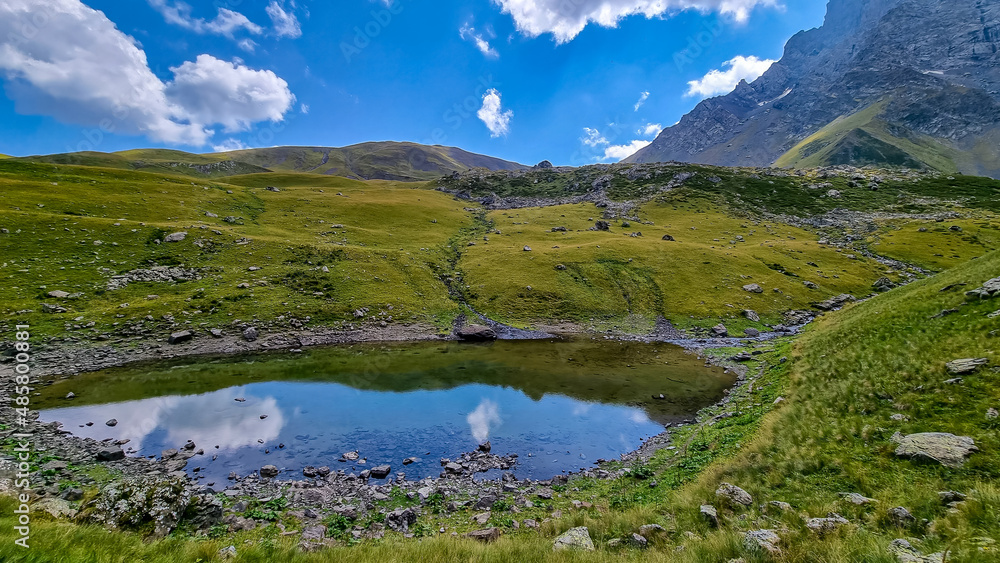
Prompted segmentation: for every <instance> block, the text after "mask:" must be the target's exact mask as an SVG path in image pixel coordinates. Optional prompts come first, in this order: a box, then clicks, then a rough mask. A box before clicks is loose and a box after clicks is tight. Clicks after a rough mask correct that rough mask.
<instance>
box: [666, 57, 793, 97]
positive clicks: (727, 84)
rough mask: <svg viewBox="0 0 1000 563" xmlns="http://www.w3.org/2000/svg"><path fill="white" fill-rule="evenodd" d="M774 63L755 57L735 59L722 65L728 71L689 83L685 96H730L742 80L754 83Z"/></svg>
mask: <svg viewBox="0 0 1000 563" xmlns="http://www.w3.org/2000/svg"><path fill="white" fill-rule="evenodd" d="M774 63H775V61H773V60H771V59H763V60H761V59H758V58H757V57H754V56H749V57H743V56H738V57H735V58H733V59H730V60H728V61H726V62H724V63H722V67H723V68H727V67H728V70H720V69H715V70H712V71H710V72H709V73H708V74H706V75H705V76H704V77H702V78H701V80H692V81H691V82H688V91H687V93H686V94H685V96H699V97H702V98H709V97H711V96H718V95H721V94H728V93H730V92H732V91H733V89H734V88H736V85H737V84H739V83H740V81H741V80H746V81H747V82H753V81H754V80H756V79H757V78H758V77H759V76H760V75H762V74H764V72H766V71H767V69H769V68H771V65H773V64H774Z"/></svg>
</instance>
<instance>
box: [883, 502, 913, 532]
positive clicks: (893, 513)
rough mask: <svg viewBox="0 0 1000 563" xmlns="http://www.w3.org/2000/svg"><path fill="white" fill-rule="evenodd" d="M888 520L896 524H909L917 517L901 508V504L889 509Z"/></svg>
mask: <svg viewBox="0 0 1000 563" xmlns="http://www.w3.org/2000/svg"><path fill="white" fill-rule="evenodd" d="M889 520H890V521H891V522H892V523H893V524H895V525H897V526H903V527H905V526H909V525H910V524H913V523H914V522H916V521H917V519H916V518H915V517H914V516H913V515H912V514H910V511H909V510H907V509H905V508H903V507H902V506H897V507H895V508H890V509H889Z"/></svg>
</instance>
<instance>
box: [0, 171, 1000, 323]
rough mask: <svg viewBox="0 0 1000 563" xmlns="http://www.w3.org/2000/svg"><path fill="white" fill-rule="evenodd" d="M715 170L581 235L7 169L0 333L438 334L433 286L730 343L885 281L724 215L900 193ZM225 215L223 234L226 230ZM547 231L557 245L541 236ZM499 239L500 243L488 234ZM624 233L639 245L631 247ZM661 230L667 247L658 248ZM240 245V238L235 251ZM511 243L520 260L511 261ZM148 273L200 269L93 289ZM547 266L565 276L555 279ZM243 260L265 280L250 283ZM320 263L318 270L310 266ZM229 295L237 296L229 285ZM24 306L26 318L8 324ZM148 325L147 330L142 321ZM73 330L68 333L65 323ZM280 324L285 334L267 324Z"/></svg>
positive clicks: (447, 310)
mask: <svg viewBox="0 0 1000 563" xmlns="http://www.w3.org/2000/svg"><path fill="white" fill-rule="evenodd" d="M710 170H713V171H714V170H715V169H710ZM674 173H675V172H668V174H669V175H670V177H672V175H673V174H674ZM720 175H724V176H722V177H721V181H720V182H717V183H714V182H711V181H708V180H705V179H703V177H707V176H708V174H704V173H699V174H698V175H697V176H696V177H695V178H694V179H692V180H691V182H692V184H693V185H692V187H690V188H685V189H679V190H675V191H673V192H670V193H668V194H664V195H661V196H658V197H657V198H655V199H653V200H651V201H650V202H649V203H647V204H645V205H643V206H642V207H641V208H639V209H638V210H637V211H636V214H638V215H639V219H640V221H633V223H632V224H631V225H630V226H629V227H622V226H621V223H620V222H616V223H615V224H614V225H613V227H612V230H611V232H596V231H589V230H586V229H588V228H589V227H590V226H591V225H592V224H593V223H592V222H591V221H590V219H591V218H599V217H600V216H601V213H602V210H601V209H598V208H597V207H595V206H594V205H592V204H579V205H567V206H556V207H546V208H540V209H539V208H536V209H523V210H516V211H510V212H493V213H489V214H482V213H481V212H479V211H476V209H477V208H475V207H469V206H470V203H469V202H466V201H461V200H455V199H453V198H452V197H451V196H448V195H446V194H444V193H441V192H438V191H432V190H428V189H426V186H424V185H422V184H413V183H398V182H390V181H367V182H363V181H358V180H349V179H345V178H339V177H334V176H323V175H308V174H294V173H264V174H251V175H245V176H232V177H229V178H227V179H226V182H227V183H222V182H220V181H216V180H206V179H201V180H197V179H193V178H189V177H183V176H176V175H158V174H149V173H145V172H139V171H127V170H115V169H107V168H96V167H74V166H52V165H49V164H32V163H27V162H24V161H20V160H11V161H4V163H3V164H2V165H0V182H2V185H3V189H2V191H0V223H2V224H0V226H2V227H4V228H6V229H8V230H9V231H10V234H6V235H0V250H2V252H3V255H4V257H5V260H4V262H5V265H3V266H2V267H0V279H3V280H6V282H5V283H4V284H3V285H2V286H0V300H2V302H3V304H4V305H3V309H4V311H5V313H6V314H7V315H8V317H7V318H8V319H9V322H10V321H13V320H14V319H15V317H16V318H17V320H18V321H31V322H32V324H34V325H36V328H37V329H38V330H39V332H38V334H39V335H43V334H46V333H47V334H59V335H62V334H65V327H66V326H67V325H68V326H73V325H75V324H81V325H82V324H85V323H89V322H95V323H97V326H95V327H93V328H90V329H81V330H80V332H77V333H76V334H77V335H78V336H83V337H88V338H94V337H97V336H98V335H100V334H104V333H110V332H111V331H112V330H114V328H115V325H114V323H119V324H118V326H119V327H120V326H121V325H124V324H128V323H138V322H142V323H143V326H145V327H147V328H155V329H157V330H160V331H165V330H167V329H168V328H169V327H168V324H167V323H164V322H162V321H161V318H162V317H163V316H164V315H167V314H172V315H174V317H175V318H177V319H178V323H188V322H189V324H190V325H191V326H192V327H194V328H199V327H204V328H205V329H207V328H210V327H223V326H226V325H229V324H230V323H231V322H232V321H233V320H235V319H244V320H246V319H252V318H256V319H258V321H260V322H275V323H276V326H278V327H280V326H283V325H282V324H281V323H282V322H286V321H287V319H288V318H291V317H295V318H298V319H304V318H305V317H307V316H308V317H310V318H311V319H312V322H311V324H312V326H318V325H326V326H342V325H343V324H346V323H351V322H354V315H353V312H354V311H355V310H357V309H359V308H362V307H368V308H370V309H372V310H373V311H375V312H376V314H378V313H379V312H381V313H382V317H383V318H387V317H388V316H390V315H391V316H392V317H393V319H394V320H395V321H397V322H400V321H402V322H410V321H421V322H429V323H433V324H436V325H437V326H439V327H442V328H443V327H445V326H447V325H448V323H449V322H450V320H451V318H453V317H454V315H456V314H457V313H458V312H459V311H460V307H459V305H458V304H457V303H456V302H455V301H454V300H453V299H452V298H451V297H450V296H449V294H448V289H447V287H446V285H445V283H444V282H445V281H448V280H452V288H454V289H457V290H460V291H461V293H463V295H464V296H465V297H466V298H467V300H468V301H469V303H470V304H472V305H473V307H474V308H476V309H477V310H480V311H482V312H484V313H487V314H489V315H491V316H494V317H496V318H498V319H502V320H505V321H508V322H510V323H512V324H517V325H530V324H533V323H538V322H548V321H561V320H569V321H575V322H582V323H584V324H588V323H592V324H594V325H596V326H598V327H601V328H604V327H610V326H615V325H617V326H618V327H620V328H623V329H627V330H634V331H644V330H646V329H648V328H649V327H650V326H651V324H652V322H653V321H654V320H655V318H656V317H657V316H659V315H663V316H665V317H666V318H668V319H669V320H671V321H673V322H675V323H677V324H680V325H688V324H692V323H699V324H715V323H716V322H718V320H719V319H723V320H725V321H726V323H727V325H729V326H730V328H731V329H732V330H734V332H738V331H739V330H741V329H742V328H745V327H746V326H747V324H746V322H745V321H743V320H742V318H741V312H742V310H743V309H748V308H749V309H754V310H756V311H757V312H759V313H760V314H761V315H762V316H763V317H764V319H765V320H766V321H772V322H775V321H778V320H779V319H780V314H781V313H782V312H783V311H786V310H788V309H795V308H805V307H808V305H809V303H810V302H814V301H821V300H823V299H826V298H827V297H829V296H831V295H835V294H839V293H842V292H850V293H854V294H857V295H863V294H867V293H868V291H869V288H870V286H871V283H872V282H873V281H874V280H875V279H877V278H878V277H880V276H882V275H885V274H886V272H887V270H886V268H885V267H883V266H881V265H879V264H877V263H876V262H874V261H872V260H868V259H865V258H863V257H861V256H860V255H858V256H856V258H855V259H852V258H850V257H849V255H850V252H849V251H845V252H837V251H836V250H834V249H832V248H830V247H826V246H820V245H818V244H816V242H815V241H816V240H817V239H818V238H819V237H820V236H821V235H819V234H816V233H811V232H807V231H804V230H801V229H797V228H793V227H790V226H787V225H783V224H781V223H780V222H776V221H762V220H761V219H759V218H757V217H756V216H754V215H748V214H746V213H743V212H740V213H739V214H735V215H734V214H733V213H732V212H730V211H728V210H729V209H730V206H731V205H732V206H735V205H738V204H740V203H741V202H742V203H747V202H749V201H758V202H760V203H761V204H762V205H772V204H773V205H776V206H779V207H780V206H790V205H793V204H799V205H802V206H803V207H805V208H811V207H818V208H819V209H822V208H823V207H824V206H827V205H837V204H839V205H844V206H858V207H865V206H870V205H874V203H872V202H871V201H869V200H870V199H875V200H877V201H880V200H881V199H883V198H888V199H893V200H900V201H901V200H903V199H905V198H903V199H901V198H899V197H898V193H895V195H894V191H893V190H892V189H890V188H888V187H887V188H886V189H883V190H880V191H878V192H871V191H867V190H847V189H846V188H845V197H844V198H843V199H841V200H828V199H824V198H822V197H821V196H822V195H823V192H822V190H815V189H808V188H805V187H801V186H798V185H797V184H796V183H799V182H802V183H804V182H806V181H807V180H803V179H798V178H778V180H781V181H782V182H787V183H789V184H790V185H787V186H786V185H781V184H777V183H775V184H772V183H770V182H771V181H769V180H766V179H764V178H759V179H753V178H752V177H747V176H741V175H739V174H736V173H733V172H729V173H725V172H720ZM192 180H194V181H192ZM557 180H558V181H564V180H562V179H557ZM941 181H942V182H947V181H945V180H941ZM962 182H963V183H961V184H958V185H956V186H946V187H945V188H943V189H948V190H949V191H951V192H952V193H953V194H954V195H955V196H956V197H959V198H964V200H965V201H966V202H967V203H969V204H970V205H971V204H980V203H981V204H982V205H987V206H988V205H992V204H993V200H992V199H989V198H988V197H987V196H988V194H990V193H992V191H994V190H995V189H996V188H995V185H994V184H995V183H990V182H989V181H985V180H983V181H981V183H982V185H979V184H977V183H976V182H980V180H979V179H971V178H969V179H966V178H963V179H962ZM925 183H926V185H925ZM267 186H278V187H280V188H281V191H279V192H272V191H268V190H266V189H264V188H265V187H267ZM934 186H935V185H934V184H933V183H931V181H929V180H928V181H926V182H924V181H922V182H918V183H914V184H913V185H908V186H906V187H907V188H908V189H910V190H913V191H914V192H917V194H918V195H919V194H921V193H923V192H924V191H931V190H933V189H934ZM779 188H780V189H779ZM640 189H641V188H637V187H635V186H630V185H625V184H622V185H618V186H615V187H613V188H612V191H614V190H618V192H620V193H621V194H622V195H627V194H629V193H631V192H632V191H636V190H640ZM229 191H232V192H233V193H231V194H230V193H227V192H229ZM616 193H617V192H616ZM899 193H901V192H899ZM908 193H909V192H908ZM337 194H342V195H337ZM908 197H910V198H915V197H917V196H914V195H911V196H908ZM920 197H923V196H920ZM833 201H836V203H833ZM471 205H474V204H471ZM927 205H930V204H927ZM745 207H749V208H752V207H753V205H752V204H750V205H746V206H745ZM206 212H211V213H214V214H216V215H218V217H215V218H212V217H207V216H206ZM741 215H742V216H741ZM226 216H234V217H238V218H239V221H238V223H236V224H230V223H226V222H224V221H223V219H224V218H225V217H226ZM984 221H985V219H984ZM650 222H651V223H652V224H648V223H650ZM643 223H646V224H643ZM984 224H985V225H987V226H985V227H983V229H984V231H983V232H993V231H989V229H994V228H995V223H990V222H989V221H985V223H984ZM334 225H342V227H337V228H333V226H334ZM949 225H950V223H949ZM557 226H565V227H567V229H568V232H566V233H562V232H558V233H553V232H551V229H552V227H557ZM692 227H693V228H692ZM495 229H499V230H500V231H501V234H499V235H497V234H495V233H492V234H490V233H489V231H490V230H495ZM176 231H186V232H188V233H189V236H188V239H187V240H185V241H184V242H181V243H176V244H160V245H157V244H155V243H154V239H157V238H162V237H163V236H164V235H165V234H167V233H171V232H176ZM215 231H218V232H219V233H221V234H215ZM633 232H642V233H643V236H642V237H635V238H633V237H630V236H629V235H630V234H631V233H633ZM665 233H669V234H671V235H672V236H674V237H675V238H676V239H677V241H676V242H667V241H663V240H661V238H662V236H663V234H665ZM931 234H932V235H934V236H935V237H938V238H937V239H934V240H936V241H941V242H940V244H945V243H946V241H951V240H959V242H957V243H956V244H958V245H959V247H960V248H959V247H956V249H957V250H956V251H955V254H949V256H954V255H959V256H962V257H963V258H964V257H970V256H975V255H979V254H982V253H983V252H985V250H986V249H988V248H995V245H996V244H997V241H996V240H995V238H989V237H985V236H980V237H979V238H978V239H976V240H975V241H974V243H973V242H969V241H966V240H965V238H968V237H970V236H972V235H973V232H972V231H971V229H970V230H969V231H968V232H967V233H966V234H965V235H957V234H954V233H950V232H945V233H939V232H937V231H934V232H933V233H931ZM484 236H487V237H489V239H490V240H489V241H486V240H483V237H484ZM737 236H742V237H744V242H738V241H737V238H736V237H737ZM963 236H964V237H965V238H962V237H963ZM242 239H250V240H251V241H252V242H251V243H250V244H249V245H240V244H238V242H239V241H241V240H242ZM882 240H883V241H885V240H889V238H888V237H886V238H883V239H882ZM95 241H101V243H102V244H100V245H95V244H94V242H95ZM734 241H736V242H734ZM469 242H474V243H475V246H468V243H469ZM196 243H200V244H201V245H202V246H201V247H199V246H197V244H196ZM932 244H938V243H936V242H932ZM948 244H951V243H948ZM525 245H528V246H531V248H532V249H533V251H532V252H524V251H523V250H522V249H523V247H524V246H525ZM554 246H559V247H560V248H558V249H555V248H553V247H554ZM904 250H905V251H903V250H900V251H899V253H900V254H901V255H905V257H906V258H911V259H914V261H920V260H918V259H920V258H921V257H923V258H924V259H925V260H927V261H931V259H932V258H934V257H933V256H932V254H935V253H937V252H936V249H935V248H931V247H927V248H926V250H924V251H923V255H921V250H920V249H915V250H914V249H911V248H910V247H906V248H905V249H904ZM880 251H881V250H880ZM893 252H894V250H893V249H892V248H887V253H888V254H892V253H893ZM809 262H812V263H814V264H816V266H810V265H808V263H809ZM153 264H160V265H177V264H184V265H186V266H187V267H195V268H202V269H204V272H203V273H204V279H203V280H201V281H198V282H187V283H181V284H176V285H170V284H157V283H136V284H132V285H130V286H129V287H127V288H125V289H122V290H118V291H114V292H104V291H103V290H102V288H103V286H104V284H105V280H106V279H107V277H109V276H110V275H113V274H120V273H124V272H128V271H130V270H133V269H136V268H140V267H148V266H150V265H153ZM557 264H563V265H565V266H566V267H567V269H566V270H564V271H559V270H556V269H555V266H556V265H557ZM251 265H254V266H260V267H261V268H262V269H261V270H259V271H255V272H250V271H248V270H247V267H248V266H251ZM323 266H325V267H327V269H328V270H329V272H322V271H321V268H322V267H323ZM102 268H107V270H102ZM723 268H724V270H725V272H726V273H725V274H724V275H723V276H720V275H719V272H720V271H723V270H722V269H723ZM781 272H786V273H785V274H783V273H781ZM794 276H797V277H794ZM807 280H808V281H812V282H815V283H817V284H819V286H820V288H819V289H817V290H809V289H807V288H806V287H805V286H804V285H803V283H802V282H803V281H807ZM242 283H248V284H250V286H251V287H250V288H238V287H237V285H239V284H242ZM750 283H758V284H760V285H761V286H762V287H764V289H765V290H766V291H765V293H764V294H760V295H757V294H750V293H746V292H744V291H743V290H742V286H744V285H747V284H750ZM528 286H531V289H530V290H529V289H527V288H528ZM43 287H44V289H43ZM55 289H61V290H65V291H68V292H71V293H72V292H83V293H84V294H85V295H84V297H83V298H81V299H79V300H75V301H67V302H65V303H63V305H64V306H66V307H67V308H68V309H69V312H68V313H65V314H54V315H43V314H41V312H40V308H41V304H42V303H47V302H52V301H53V300H52V299H51V298H47V297H46V296H45V294H46V293H48V292H49V291H52V290H55ZM775 290H779V291H780V293H779V292H776V291H775ZM317 293H321V294H322V295H316V294H317ZM148 295H158V296H159V298H157V299H154V300H149V299H147V296H148ZM125 304H128V305H127V306H123V305H125ZM389 306H392V309H391V310H390V309H389ZM26 310H27V311H34V312H33V313H23V314H18V315H13V316H11V315H12V314H13V313H14V312H17V311H26ZM147 315H152V316H153V317H154V319H156V320H155V321H147V320H144V319H145V317H146V316H147ZM79 316H83V317H84V319H83V321H72V319H75V318H77V317H79ZM282 316H284V317H286V321H278V320H277V319H278V318H279V317H282ZM692 317H694V318H692ZM591 319H593V321H591ZM71 321H72V322H71ZM758 328H760V327H758Z"/></svg>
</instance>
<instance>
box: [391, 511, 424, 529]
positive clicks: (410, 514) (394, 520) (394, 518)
mask: <svg viewBox="0 0 1000 563" xmlns="http://www.w3.org/2000/svg"><path fill="white" fill-rule="evenodd" d="M419 514H420V511H419V510H418V509H416V508H413V507H410V508H397V509H396V510H393V511H392V512H389V513H388V514H386V515H385V525H386V526H388V527H389V529H391V530H395V531H397V532H406V531H408V530H409V529H410V526H412V525H414V524H416V523H417V516H418V515H419Z"/></svg>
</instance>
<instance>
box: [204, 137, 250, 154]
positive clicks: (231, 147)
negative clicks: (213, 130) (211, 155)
mask: <svg viewBox="0 0 1000 563" xmlns="http://www.w3.org/2000/svg"><path fill="white" fill-rule="evenodd" d="M249 148H250V147H249V146H247V145H246V144H245V143H244V142H243V141H241V140H239V139H234V138H232V137H230V138H228V139H226V140H225V141H222V142H221V143H219V144H217V145H212V150H213V151H215V152H229V151H242V150H246V149H249Z"/></svg>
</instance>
